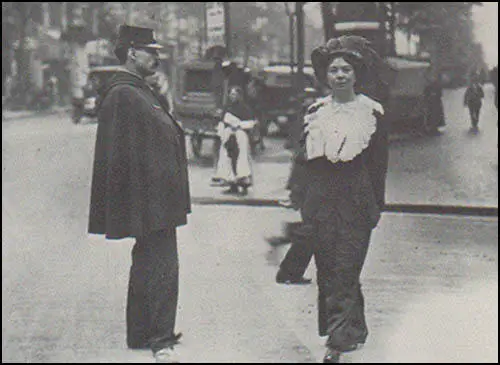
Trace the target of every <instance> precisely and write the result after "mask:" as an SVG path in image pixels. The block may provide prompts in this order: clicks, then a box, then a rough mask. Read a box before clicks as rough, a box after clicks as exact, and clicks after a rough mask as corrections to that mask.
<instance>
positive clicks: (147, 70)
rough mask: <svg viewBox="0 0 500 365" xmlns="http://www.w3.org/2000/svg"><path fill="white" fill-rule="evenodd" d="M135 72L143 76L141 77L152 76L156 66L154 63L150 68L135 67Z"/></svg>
mask: <svg viewBox="0 0 500 365" xmlns="http://www.w3.org/2000/svg"><path fill="white" fill-rule="evenodd" d="M136 68H137V71H138V72H139V73H140V74H141V75H142V76H143V77H148V76H153V75H154V74H155V73H156V71H157V68H158V64H157V63H154V64H153V65H151V67H146V66H142V65H137V66H136Z"/></svg>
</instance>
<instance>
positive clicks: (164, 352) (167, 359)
mask: <svg viewBox="0 0 500 365" xmlns="http://www.w3.org/2000/svg"><path fill="white" fill-rule="evenodd" d="M155 360H156V362H157V363H170V364H172V363H180V360H179V357H178V355H177V353H176V352H175V350H174V348H173V347H167V348H164V349H161V350H159V351H157V352H156V353H155Z"/></svg>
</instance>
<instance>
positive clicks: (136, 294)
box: [88, 25, 191, 362]
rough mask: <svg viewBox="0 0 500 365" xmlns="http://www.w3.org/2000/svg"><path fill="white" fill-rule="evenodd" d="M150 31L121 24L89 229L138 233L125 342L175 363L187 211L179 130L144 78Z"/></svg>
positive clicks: (112, 234)
mask: <svg viewBox="0 0 500 365" xmlns="http://www.w3.org/2000/svg"><path fill="white" fill-rule="evenodd" d="M160 48H161V46H160V45H159V44H157V43H156V41H155V39H154V36H153V31H152V30H151V29H148V28H139V27H132V26H127V25H124V26H122V27H121V28H120V33H119V39H118V41H117V44H116V48H115V54H116V56H117V58H118V59H119V61H120V64H121V66H122V67H121V71H119V72H117V74H116V75H115V76H114V77H113V79H112V80H111V81H110V82H109V84H108V85H107V87H106V88H105V91H104V92H103V95H102V98H101V99H100V103H99V107H98V108H99V109H98V123H99V125H98V129H97V137H96V145H95V158H94V168H93V176H92V188H91V203H90V215H89V229H88V230H89V233H91V234H101V235H105V237H106V238H107V239H109V240H120V239H125V238H135V245H134V247H133V249H132V266H131V269H130V277H129V284H128V298H127V313H126V314H127V315H126V319H127V345H128V347H129V348H131V349H144V348H150V349H151V350H152V351H153V354H154V356H155V358H156V361H157V362H177V361H176V356H175V355H176V354H175V351H174V346H175V345H176V344H177V343H178V340H179V337H180V335H177V334H175V332H174V327H175V320H176V313H177V301H178V286H179V260H178V252H177V238H176V229H177V227H179V226H182V225H185V224H186V223H187V215H188V214H189V213H190V211H191V203H190V194H189V185H188V171H187V158H186V147H185V138H184V132H183V130H182V128H181V127H180V126H179V124H178V123H177V122H176V121H175V120H174V119H173V118H172V116H171V115H170V114H169V111H168V106H167V105H164V102H162V99H161V98H160V97H159V96H158V94H157V93H156V92H155V91H154V90H153V89H152V88H151V87H150V86H148V84H147V83H146V81H145V78H147V77H148V76H151V75H153V74H154V73H155V71H156V68H157V66H158V64H159V55H158V50H159V49H160Z"/></svg>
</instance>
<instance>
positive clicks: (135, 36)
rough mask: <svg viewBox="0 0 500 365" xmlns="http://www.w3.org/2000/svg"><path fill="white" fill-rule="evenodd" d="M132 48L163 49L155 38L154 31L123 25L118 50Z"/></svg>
mask: <svg viewBox="0 0 500 365" xmlns="http://www.w3.org/2000/svg"><path fill="white" fill-rule="evenodd" d="M131 47H133V48H152V49H162V48H163V46H161V45H160V44H158V42H157V41H156V39H155V38H154V33H153V29H151V28H141V27H134V26H130V25H122V26H120V31H119V34H118V40H117V42H116V49H120V48H131Z"/></svg>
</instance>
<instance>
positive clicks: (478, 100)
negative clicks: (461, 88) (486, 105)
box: [464, 75, 484, 132]
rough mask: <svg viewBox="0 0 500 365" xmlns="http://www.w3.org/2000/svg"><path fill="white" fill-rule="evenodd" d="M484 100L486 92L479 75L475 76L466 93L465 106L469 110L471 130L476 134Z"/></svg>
mask: <svg viewBox="0 0 500 365" xmlns="http://www.w3.org/2000/svg"><path fill="white" fill-rule="evenodd" d="M483 98H484V91H483V87H482V86H481V83H480V82H479V77H478V76H477V75H473V76H472V78H471V83H470V85H469V86H468V87H467V90H466V91H465V95H464V106H466V107H467V108H469V114H470V119H471V130H472V131H475V132H476V131H478V130H479V117H480V114H481V108H482V106H483Z"/></svg>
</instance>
